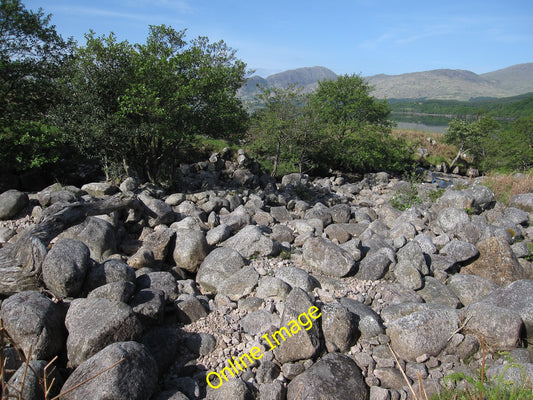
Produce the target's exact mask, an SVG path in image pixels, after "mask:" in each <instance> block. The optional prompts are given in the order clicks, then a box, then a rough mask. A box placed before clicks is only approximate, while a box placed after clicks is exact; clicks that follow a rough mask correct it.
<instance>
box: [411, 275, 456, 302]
mask: <svg viewBox="0 0 533 400" xmlns="http://www.w3.org/2000/svg"><path fill="white" fill-rule="evenodd" d="M417 293H418V294H419V295H420V296H421V297H422V298H423V299H424V301H425V302H426V303H436V304H442V305H445V306H449V307H452V308H459V307H460V306H461V301H460V300H459V298H458V297H457V296H456V295H455V293H454V292H453V291H452V290H451V289H450V288H449V287H448V286H446V285H445V284H443V283H442V282H440V281H439V280H437V279H435V278H433V277H431V276H426V277H425V278H424V287H423V288H422V289H420V290H419V291H418V292H417Z"/></svg>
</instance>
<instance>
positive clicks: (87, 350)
mask: <svg viewBox="0 0 533 400" xmlns="http://www.w3.org/2000/svg"><path fill="white" fill-rule="evenodd" d="M65 326H66V327H67V330H68V333H69V335H68V338H67V354H68V359H69V364H70V366H72V367H77V366H78V365H80V364H81V363H82V362H84V361H85V360H87V359H88V358H90V357H92V356H93V355H95V354H96V353H97V352H99V351H100V350H102V349H103V348H104V347H106V346H108V345H109V344H111V343H114V342H120V341H129V340H137V339H139V338H140V337H141V334H142V325H141V322H140V321H139V319H138V318H137V316H136V315H135V313H134V312H133V309H132V308H131V307H130V306H128V305H127V304H124V303H117V302H114V301H110V300H107V299H103V298H91V299H76V300H74V301H73V302H72V303H71V304H70V307H69V310H68V312H67V316H66V319H65Z"/></svg>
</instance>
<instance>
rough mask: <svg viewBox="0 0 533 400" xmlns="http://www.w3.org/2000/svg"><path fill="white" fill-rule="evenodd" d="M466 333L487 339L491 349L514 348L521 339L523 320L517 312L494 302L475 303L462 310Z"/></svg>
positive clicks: (461, 316)
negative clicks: (493, 303)
mask: <svg viewBox="0 0 533 400" xmlns="http://www.w3.org/2000/svg"><path fill="white" fill-rule="evenodd" d="M460 318H461V321H462V322H463V325H464V326H465V328H464V329H463V331H464V332H465V333H472V334H473V335H475V336H477V337H478V339H479V340H480V341H481V339H482V338H484V339H485V343H486V344H487V346H489V347H490V348H491V350H512V349H514V348H515V347H516V346H517V345H518V342H519V341H520V334H521V332H522V329H523V322H522V319H521V318H520V315H518V314H517V313H516V312H514V311H512V310H509V309H505V308H502V307H497V306H494V305H492V304H486V303H474V304H471V305H469V306H468V307H466V308H464V309H462V310H461V312H460Z"/></svg>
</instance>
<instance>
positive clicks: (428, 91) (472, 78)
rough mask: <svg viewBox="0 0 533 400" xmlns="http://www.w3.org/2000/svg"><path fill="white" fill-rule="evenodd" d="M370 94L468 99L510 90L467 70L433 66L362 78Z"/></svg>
mask: <svg viewBox="0 0 533 400" xmlns="http://www.w3.org/2000/svg"><path fill="white" fill-rule="evenodd" d="M366 79H367V81H368V82H369V83H370V84H371V85H372V86H374V87H375V90H374V96H376V97H378V98H388V99H441V100H452V99H453V100H468V99H470V98H472V97H504V96H509V95H512V94H514V93H511V92H509V91H507V90H505V89H501V88H500V87H498V86H496V85H495V84H494V83H493V82H492V81H490V80H489V79H485V78H483V77H481V76H479V75H477V74H475V73H473V72H471V71H465V70H451V69H437V70H433V71H423V72H412V73H407V74H401V75H384V74H380V75H374V76H370V77H367V78H366Z"/></svg>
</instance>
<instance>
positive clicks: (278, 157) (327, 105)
mask: <svg viewBox="0 0 533 400" xmlns="http://www.w3.org/2000/svg"><path fill="white" fill-rule="evenodd" d="M369 92H370V87H369V86H368V84H367V83H366V82H365V81H364V80H363V79H362V78H361V77H360V76H358V75H345V76H341V77H339V78H338V79H337V80H335V81H332V80H323V81H321V82H320V83H319V86H318V88H317V90H316V91H315V92H313V93H311V94H307V95H305V94H302V91H301V90H300V89H298V88H296V87H294V86H290V87H288V88H286V89H280V88H275V89H264V91H263V93H262V94H260V95H259V96H258V97H257V100H258V102H260V103H261V104H263V107H261V108H259V109H258V110H257V111H256V112H255V113H254V115H253V116H252V119H251V128H250V130H249V135H248V143H249V146H250V148H251V149H252V150H253V151H254V153H255V154H256V156H258V157H260V158H263V159H265V160H271V163H272V174H273V175H277V174H278V172H280V164H281V171H282V172H283V173H285V172H293V171H300V172H308V171H312V170H315V171H316V170H321V171H327V170H329V169H337V170H343V171H348V172H364V171H373V170H389V171H399V170H402V169H403V168H404V166H405V163H406V162H407V161H408V158H409V157H408V155H407V151H406V146H405V143H404V142H403V141H402V140H401V139H399V138H394V137H392V136H391V134H390V133H391V124H390V122H389V120H388V115H389V109H388V105H387V103H386V102H385V101H377V100H375V99H374V98H373V97H371V96H370V94H369Z"/></svg>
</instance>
